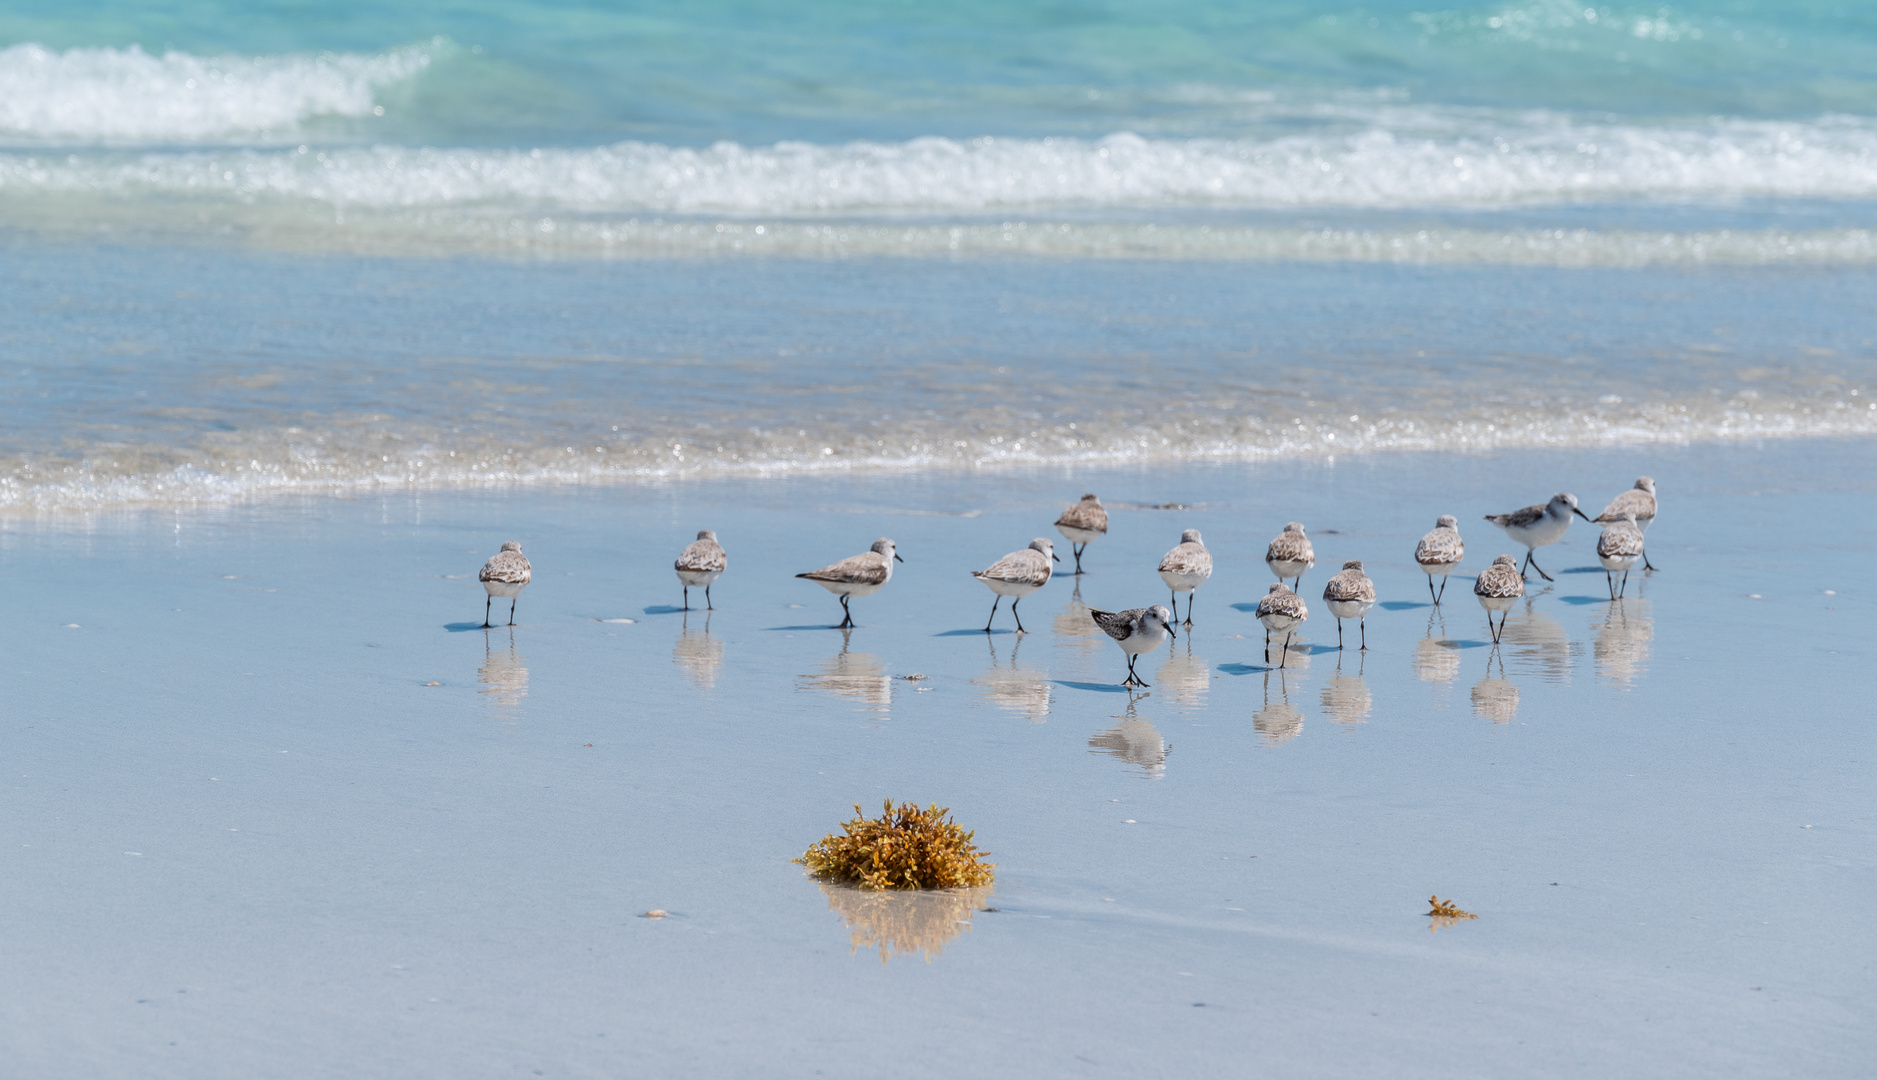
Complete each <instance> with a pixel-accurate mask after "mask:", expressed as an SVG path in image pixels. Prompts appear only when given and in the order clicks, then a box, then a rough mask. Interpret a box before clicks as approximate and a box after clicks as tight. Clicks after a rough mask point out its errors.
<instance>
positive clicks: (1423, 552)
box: [1414, 514, 1466, 607]
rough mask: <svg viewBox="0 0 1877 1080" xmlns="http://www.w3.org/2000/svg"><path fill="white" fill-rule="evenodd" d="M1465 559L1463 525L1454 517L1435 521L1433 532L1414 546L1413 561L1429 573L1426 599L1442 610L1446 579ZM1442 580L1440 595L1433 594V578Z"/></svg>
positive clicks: (1445, 515) (1440, 518)
mask: <svg viewBox="0 0 1877 1080" xmlns="http://www.w3.org/2000/svg"><path fill="white" fill-rule="evenodd" d="M1465 555H1466V542H1465V541H1463V540H1461V539H1460V522H1459V521H1458V520H1457V519H1455V518H1454V516H1453V515H1452V514H1442V515H1440V517H1438V518H1436V519H1435V521H1434V531H1433V532H1431V533H1428V534H1427V535H1426V536H1423V537H1421V542H1420V543H1418V544H1416V545H1414V561H1415V562H1416V563H1418V564H1419V565H1420V567H1421V569H1422V570H1424V571H1426V572H1427V595H1428V596H1431V597H1433V599H1434V606H1435V607H1439V606H1440V601H1441V598H1442V597H1444V596H1446V595H1447V575H1448V574H1451V573H1453V568H1454V567H1456V566H1458V565H1460V560H1461V559H1462V558H1463V557H1465ZM1436 576H1438V577H1439V578H1440V592H1438V593H1436V592H1435V591H1434V578H1435V577H1436Z"/></svg>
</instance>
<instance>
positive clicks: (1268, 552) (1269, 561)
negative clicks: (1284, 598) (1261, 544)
mask: <svg viewBox="0 0 1877 1080" xmlns="http://www.w3.org/2000/svg"><path fill="white" fill-rule="evenodd" d="M1264 564H1265V565H1266V566H1268V567H1270V568H1271V572H1272V573H1273V574H1276V575H1277V580H1278V583H1279V584H1282V583H1283V582H1284V580H1285V579H1286V578H1294V579H1296V584H1294V585H1292V586H1291V587H1292V588H1293V589H1299V588H1302V587H1303V572H1304V571H1305V570H1308V569H1310V568H1311V567H1312V566H1315V565H1316V564H1317V553H1316V549H1315V548H1312V547H1311V546H1310V538H1309V537H1307V536H1305V535H1304V532H1303V522H1301V521H1293V522H1291V523H1289V524H1288V525H1285V526H1284V531H1283V532H1281V533H1278V534H1277V538H1276V539H1274V540H1272V541H1271V546H1270V547H1268V548H1266V549H1265V551H1264Z"/></svg>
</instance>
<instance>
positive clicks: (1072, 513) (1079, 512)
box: [1056, 491, 1108, 574]
mask: <svg viewBox="0 0 1877 1080" xmlns="http://www.w3.org/2000/svg"><path fill="white" fill-rule="evenodd" d="M1056 531H1057V532H1059V533H1061V534H1062V535H1064V536H1066V537H1068V538H1069V545H1070V550H1071V551H1072V552H1074V554H1075V572H1076V573H1077V574H1080V573H1081V572H1082V552H1083V550H1084V549H1086V548H1087V547H1088V545H1089V541H1091V540H1094V539H1095V538H1096V537H1098V536H1106V535H1108V511H1106V510H1104V509H1102V506H1101V500H1100V499H1097V498H1096V497H1095V493H1094V492H1092V491H1091V492H1089V493H1088V494H1087V495H1084V496H1082V501H1081V502H1079V503H1076V504H1075V505H1074V506H1071V507H1069V508H1068V509H1067V510H1064V511H1063V512H1062V516H1061V517H1059V518H1057V519H1056Z"/></svg>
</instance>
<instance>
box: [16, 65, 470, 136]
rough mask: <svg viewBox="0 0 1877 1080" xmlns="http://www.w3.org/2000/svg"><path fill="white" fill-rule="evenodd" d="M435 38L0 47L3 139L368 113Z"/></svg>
mask: <svg viewBox="0 0 1877 1080" xmlns="http://www.w3.org/2000/svg"><path fill="white" fill-rule="evenodd" d="M441 47H443V43H442V42H441V41H440V40H439V41H436V42H433V43H431V44H430V45H429V46H415V47H411V48H405V49H397V50H394V51H391V52H386V53H378V54H373V55H361V54H352V53H318V54H304V55H282V56H194V55H191V54H189V53H183V52H174V51H171V52H165V53H163V54H162V55H160V56H157V55H152V54H150V53H146V52H144V51H143V50H142V49H141V48H138V47H137V46H135V45H133V46H131V47H129V48H127V49H104V48H94V49H70V50H67V51H65V52H56V51H54V50H51V49H47V48H45V47H43V46H40V45H31V44H28V45H14V46H12V47H10V48H7V49H0V138H5V139H11V140H15V141H18V140H22V139H29V140H64V141H80V142H91V141H109V142H133V143H164V142H174V141H204V140H219V139H224V138H230V137H238V136H254V135H258V134H267V133H276V134H279V133H286V132H291V131H292V129H293V128H295V127H296V126H297V125H299V124H301V123H302V122H304V121H307V120H310V119H313V118H315V117H320V116H352V117H357V116H366V115H369V114H371V112H372V110H373V109H374V108H376V107H377V106H376V104H375V95H376V94H377V92H378V91H380V90H382V89H384V88H385V87H387V86H391V85H393V84H396V83H399V82H402V81H404V80H406V79H409V78H411V77H412V76H414V75H416V74H417V73H418V72H420V71H422V70H423V69H424V68H426V67H428V66H429V64H430V62H431V55H432V53H433V52H434V51H435V50H436V49H438V48H441Z"/></svg>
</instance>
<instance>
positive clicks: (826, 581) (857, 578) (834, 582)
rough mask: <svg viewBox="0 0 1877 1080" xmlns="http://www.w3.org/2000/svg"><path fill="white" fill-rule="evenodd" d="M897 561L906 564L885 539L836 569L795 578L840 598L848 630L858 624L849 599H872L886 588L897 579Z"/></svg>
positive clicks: (849, 558)
mask: <svg viewBox="0 0 1877 1080" xmlns="http://www.w3.org/2000/svg"><path fill="white" fill-rule="evenodd" d="M896 559H897V560H898V561H900V562H905V561H906V560H905V559H901V558H900V557H899V549H898V548H896V547H894V546H893V541H891V540H888V539H886V538H885V537H881V538H880V539H878V540H875V541H874V542H873V547H872V548H870V549H868V550H866V551H863V552H861V553H860V554H858V555H850V556H848V557H847V558H845V559H842V560H841V561H840V562H837V563H835V564H834V565H833V566H824V567H822V568H821V569H819V570H810V571H809V572H808V573H806V574H797V575H795V576H796V577H798V578H807V579H808V580H809V581H812V582H814V583H815V584H817V585H819V586H821V587H822V588H824V589H826V590H828V591H829V592H831V593H833V594H834V595H836V596H838V597H840V598H841V622H840V625H841V626H843V627H847V626H852V625H854V613H853V612H852V611H850V610H848V607H847V600H848V597H850V596H872V595H873V594H874V593H877V592H879V591H880V590H881V589H883V588H885V587H886V583H887V582H889V581H891V580H893V562H894V560H896Z"/></svg>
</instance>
